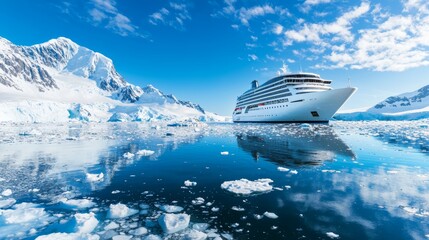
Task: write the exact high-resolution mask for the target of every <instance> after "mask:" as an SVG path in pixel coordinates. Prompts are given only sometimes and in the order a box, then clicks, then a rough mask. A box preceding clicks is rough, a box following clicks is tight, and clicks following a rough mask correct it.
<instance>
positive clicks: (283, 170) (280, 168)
mask: <svg viewBox="0 0 429 240" xmlns="http://www.w3.org/2000/svg"><path fill="white" fill-rule="evenodd" d="M277 170H279V171H280V172H288V171H289V170H290V169H289V168H285V167H278V168H277Z"/></svg>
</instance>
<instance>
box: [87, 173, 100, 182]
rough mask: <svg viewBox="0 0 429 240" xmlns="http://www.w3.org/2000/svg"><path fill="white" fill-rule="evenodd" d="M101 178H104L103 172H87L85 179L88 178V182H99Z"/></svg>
mask: <svg viewBox="0 0 429 240" xmlns="http://www.w3.org/2000/svg"><path fill="white" fill-rule="evenodd" d="M103 179H104V173H99V174H96V173H95V174H93V173H87V174H86V180H88V182H99V181H102V180H103Z"/></svg>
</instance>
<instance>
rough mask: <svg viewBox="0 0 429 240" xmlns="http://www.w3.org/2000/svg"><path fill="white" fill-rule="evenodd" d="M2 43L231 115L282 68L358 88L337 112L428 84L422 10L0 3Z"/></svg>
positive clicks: (397, 3)
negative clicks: (87, 63)
mask: <svg viewBox="0 0 429 240" xmlns="http://www.w3.org/2000/svg"><path fill="white" fill-rule="evenodd" d="M0 21H1V22H2V24H0V36H2V37H5V38H7V39H9V40H10V41H12V42H13V43H15V44H18V45H32V44H36V43H41V42H45V41H47V40H49V39H52V38H57V37H59V36H64V37H68V38H70V39H72V40H73V41H75V42H76V43H78V44H80V45H82V46H85V47H88V48H90V49H92V50H95V51H98V52H101V53H103V54H104V55H106V56H107V57H109V58H111V59H112V60H113V62H114V64H115V67H116V69H117V70H118V72H119V73H120V74H121V75H123V76H124V77H125V79H126V80H127V81H129V82H131V83H133V84H137V85H141V86H144V85H147V84H153V85H154V86H155V87H157V88H159V89H160V90H162V91H164V92H165V93H172V94H174V95H176V96H177V97H178V98H179V99H183V100H190V101H192V102H196V103H199V104H201V105H202V106H203V107H204V108H205V109H207V110H209V111H213V112H217V113H219V114H224V115H229V114H231V112H232V110H233V108H234V105H235V100H236V97H237V96H238V95H240V94H241V93H242V92H244V91H245V90H247V89H248V88H249V87H250V82H251V81H252V80H253V79H258V80H260V82H264V81H265V80H268V79H269V78H271V77H273V76H275V75H276V72H277V71H278V69H279V68H280V67H281V65H282V63H283V62H284V63H285V64H287V65H288V68H289V70H290V71H292V72H297V71H299V70H300V69H302V70H303V71H306V72H315V73H318V74H320V75H321V76H322V77H323V78H326V79H331V80H333V87H335V88H339V87H344V86H347V85H348V81H347V79H348V78H350V79H351V83H352V85H354V86H357V87H358V88H359V91H358V92H357V93H356V94H355V95H354V96H353V97H352V98H351V99H350V100H349V102H348V103H346V105H345V106H344V108H343V109H352V108H359V107H367V106H372V105H374V104H376V103H377V102H379V101H381V100H383V99H384V98H386V97H388V96H391V95H396V94H399V93H403V92H407V91H414V90H417V89H418V88H420V87H422V86H424V85H427V84H429V2H428V1H427V0H402V1H401V0H378V1H346V0H300V1H284V0H283V1H281V0H279V1H263V0H258V1H253V0H247V1H244V0H242V1H240V0H219V1H214V0H212V1H198V0H170V1H161V0H158V1H149V0H141V1H137V0H135V1H120V0H116V1H114V0H85V1H83V0H73V1H72V0H67V1H61V0H45V1H42V0H34V1H27V0H5V1H2V8H1V9H0Z"/></svg>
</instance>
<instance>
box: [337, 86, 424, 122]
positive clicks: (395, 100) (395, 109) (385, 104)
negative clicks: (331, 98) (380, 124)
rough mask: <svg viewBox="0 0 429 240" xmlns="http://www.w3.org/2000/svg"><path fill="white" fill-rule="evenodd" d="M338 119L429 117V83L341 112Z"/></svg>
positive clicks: (408, 118) (388, 119)
mask: <svg viewBox="0 0 429 240" xmlns="http://www.w3.org/2000/svg"><path fill="white" fill-rule="evenodd" d="M333 118H334V119H336V120H345V121H356V120H357V121H359V120H381V121H409V120H420V119H427V118H429V85H426V86H424V87H422V88H420V89H418V90H416V91H414V92H408V93H403V94H400V95H397V96H392V97H388V98H387V99H385V100H384V101H382V102H380V103H378V104H376V105H374V106H373V107H371V108H366V109H363V110H360V111H349V112H342V113H341V112H340V113H337V114H335V116H334V117H333Z"/></svg>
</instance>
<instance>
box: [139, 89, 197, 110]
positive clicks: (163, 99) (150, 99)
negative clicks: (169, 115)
mask: <svg viewBox="0 0 429 240" xmlns="http://www.w3.org/2000/svg"><path fill="white" fill-rule="evenodd" d="M142 91H143V94H142V95H141V96H140V98H139V99H138V101H139V103H158V104H164V103H175V104H179V105H183V106H185V107H189V108H194V109H196V110H198V111H199V112H201V113H203V114H205V111H204V109H203V108H202V107H201V106H200V105H198V104H194V103H191V102H189V101H181V100H178V99H177V98H176V97H175V96H174V95H173V94H164V93H163V92H161V91H160V90H159V89H157V88H155V87H154V86H152V85H147V86H146V87H144V88H143V89H142Z"/></svg>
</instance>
